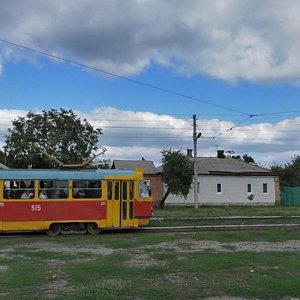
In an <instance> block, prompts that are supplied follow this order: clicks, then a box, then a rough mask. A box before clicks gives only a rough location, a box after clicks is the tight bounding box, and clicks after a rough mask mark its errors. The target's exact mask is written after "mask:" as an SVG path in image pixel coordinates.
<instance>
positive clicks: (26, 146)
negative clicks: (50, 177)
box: [4, 109, 101, 168]
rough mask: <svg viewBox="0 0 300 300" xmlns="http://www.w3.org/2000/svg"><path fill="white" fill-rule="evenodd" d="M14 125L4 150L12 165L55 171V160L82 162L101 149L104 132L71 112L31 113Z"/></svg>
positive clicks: (53, 110)
mask: <svg viewBox="0 0 300 300" xmlns="http://www.w3.org/2000/svg"><path fill="white" fill-rule="evenodd" d="M12 125H13V127H12V128H10V129H9V130H8V134H7V136H6V139H5V146H4V149H5V152H6V153H7V161H8V166H9V167H15V168H27V167H28V165H32V167H33V168H53V167H56V166H57V163H56V162H55V160H54V159H57V160H59V161H61V162H63V163H64V164H76V163H82V162H83V161H84V160H85V159H88V158H91V157H92V155H93V152H94V151H96V150H97V149H98V146H97V143H98V138H99V135H100V134H101V129H94V128H93V127H92V125H90V124H89V123H88V121H87V120H86V119H84V120H83V121H82V120H81V119H80V118H79V117H78V116H76V115H75V114H74V112H73V111H72V110H71V109H70V110H66V109H59V110H55V109H52V110H50V111H46V110H44V111H43V112H42V113H41V114H37V113H33V112H29V113H28V114H27V115H26V117H18V118H17V119H15V120H14V121H13V122H12ZM43 151H44V153H43ZM45 152H46V154H48V155H45ZM50 156H52V157H53V158H54V159H50Z"/></svg>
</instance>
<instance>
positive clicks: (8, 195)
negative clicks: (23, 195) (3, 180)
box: [4, 190, 12, 199]
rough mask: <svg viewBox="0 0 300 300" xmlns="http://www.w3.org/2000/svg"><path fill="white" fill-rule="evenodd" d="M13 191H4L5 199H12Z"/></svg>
mask: <svg viewBox="0 0 300 300" xmlns="http://www.w3.org/2000/svg"><path fill="white" fill-rule="evenodd" d="M11 198H12V196H11V191H10V190H6V191H4V199H11Z"/></svg>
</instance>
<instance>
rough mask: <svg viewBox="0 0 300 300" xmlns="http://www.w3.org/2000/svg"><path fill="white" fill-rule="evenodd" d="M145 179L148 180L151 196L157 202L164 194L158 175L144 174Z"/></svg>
mask: <svg viewBox="0 0 300 300" xmlns="http://www.w3.org/2000/svg"><path fill="white" fill-rule="evenodd" d="M144 179H145V180H150V187H151V196H152V198H153V201H154V202H159V201H160V200H161V199H162V197H163V195H164V188H163V183H162V180H161V178H160V176H159V175H144Z"/></svg>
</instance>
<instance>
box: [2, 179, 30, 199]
mask: <svg viewBox="0 0 300 300" xmlns="http://www.w3.org/2000/svg"><path fill="white" fill-rule="evenodd" d="M3 192H4V193H3V194H4V199H32V198H34V181H33V180H5V181H4V190H3Z"/></svg>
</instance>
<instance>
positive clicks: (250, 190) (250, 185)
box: [247, 183, 252, 194]
mask: <svg viewBox="0 0 300 300" xmlns="http://www.w3.org/2000/svg"><path fill="white" fill-rule="evenodd" d="M247 193H248V194H251V193H252V184H251V183H248V184H247Z"/></svg>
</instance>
